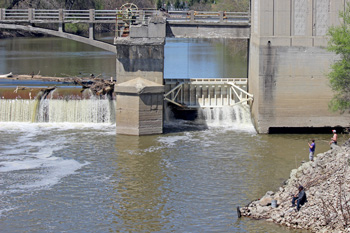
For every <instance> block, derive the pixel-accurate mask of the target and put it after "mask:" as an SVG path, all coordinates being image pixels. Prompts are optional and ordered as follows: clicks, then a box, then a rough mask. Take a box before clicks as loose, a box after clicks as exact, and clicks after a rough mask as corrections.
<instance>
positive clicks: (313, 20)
mask: <svg viewBox="0 0 350 233" xmlns="http://www.w3.org/2000/svg"><path fill="white" fill-rule="evenodd" d="M345 2H346V1H344V0H312V1H311V0H308V1H305V0H252V1H251V3H252V7H251V9H252V27H251V39H250V54H249V78H248V81H249V93H252V94H253V95H254V101H253V104H252V106H251V112H252V117H253V122H254V124H255V127H256V129H257V131H258V132H259V133H273V132H274V131H278V132H286V130H287V128H289V129H288V130H289V131H290V132H293V131H292V130H293V128H303V129H304V131H309V132H312V131H313V130H314V129H315V128H325V127H335V126H342V127H348V126H349V116H350V115H349V114H348V113H344V114H340V113H334V112H331V111H330V110H329V108H328V103H329V101H330V100H331V99H332V97H333V92H332V90H331V88H330V86H329V81H328V79H327V73H328V72H329V71H330V70H329V68H330V65H331V64H332V63H333V61H334V60H335V59H337V57H336V55H335V54H334V53H330V52H328V51H327V50H326V49H325V48H326V46H327V37H326V34H327V30H328V27H329V26H331V25H339V24H340V19H339V11H343V10H344V9H345V6H346V4H345ZM281 130H282V131H281ZM330 133H331V132H330Z"/></svg>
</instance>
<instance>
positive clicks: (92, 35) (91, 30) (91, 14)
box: [89, 9, 95, 40]
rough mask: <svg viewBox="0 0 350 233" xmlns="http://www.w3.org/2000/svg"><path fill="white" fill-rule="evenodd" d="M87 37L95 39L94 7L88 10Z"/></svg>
mask: <svg viewBox="0 0 350 233" xmlns="http://www.w3.org/2000/svg"><path fill="white" fill-rule="evenodd" d="M89 21H90V22H89V39H90V40H94V39H95V32H94V31H95V24H94V21H95V9H90V10H89Z"/></svg>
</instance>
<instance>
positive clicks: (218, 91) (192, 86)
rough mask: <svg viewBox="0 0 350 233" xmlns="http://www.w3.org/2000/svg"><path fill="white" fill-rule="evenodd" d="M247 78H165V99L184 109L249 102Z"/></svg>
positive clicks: (250, 97) (251, 97) (251, 96)
mask: <svg viewBox="0 0 350 233" xmlns="http://www.w3.org/2000/svg"><path fill="white" fill-rule="evenodd" d="M247 82H248V80H247V78H220V79H217V78H216V79H165V94H164V99H165V100H166V101H168V102H170V103H172V104H174V105H177V106H178V107H180V108H183V109H196V108H207V107H209V108H215V107H223V106H234V105H236V104H249V102H250V101H252V100H253V95H252V94H250V93H248V92H247Z"/></svg>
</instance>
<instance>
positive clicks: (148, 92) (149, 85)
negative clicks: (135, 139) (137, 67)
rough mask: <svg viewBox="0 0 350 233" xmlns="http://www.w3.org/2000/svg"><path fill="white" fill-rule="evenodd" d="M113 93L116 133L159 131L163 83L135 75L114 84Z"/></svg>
mask: <svg viewBox="0 0 350 233" xmlns="http://www.w3.org/2000/svg"><path fill="white" fill-rule="evenodd" d="M115 92H116V102H117V108H116V109H117V110H116V128H117V134H126V135H150V134H161V133H163V102H164V100H163V99H164V97H163V95H164V85H161V84H158V83H155V82H152V81H149V80H146V79H143V78H136V79H132V80H130V81H127V82H124V83H120V84H118V85H116V87H115Z"/></svg>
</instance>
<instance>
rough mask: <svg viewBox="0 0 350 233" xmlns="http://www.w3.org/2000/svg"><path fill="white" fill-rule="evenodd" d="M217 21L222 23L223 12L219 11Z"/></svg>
mask: <svg viewBox="0 0 350 233" xmlns="http://www.w3.org/2000/svg"><path fill="white" fill-rule="evenodd" d="M219 21H220V23H223V22H224V12H223V11H219Z"/></svg>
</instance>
